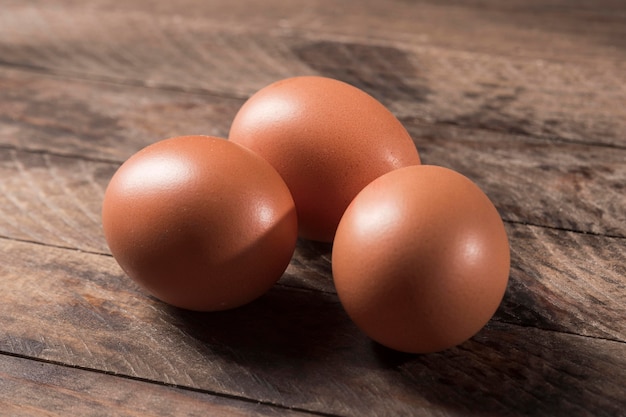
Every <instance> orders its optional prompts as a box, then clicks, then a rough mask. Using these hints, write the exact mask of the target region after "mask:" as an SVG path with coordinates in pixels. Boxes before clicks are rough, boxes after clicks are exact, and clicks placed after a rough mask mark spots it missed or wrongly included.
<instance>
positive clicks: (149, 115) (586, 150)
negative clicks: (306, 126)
mask: <svg viewBox="0 0 626 417" xmlns="http://www.w3.org/2000/svg"><path fill="white" fill-rule="evenodd" d="M0 87H2V88H0V100H1V101H0V146H1V145H4V146H5V147H10V148H16V149H27V150H32V151H38V152H39V151H41V152H44V153H42V154H40V155H27V154H25V153H21V152H18V153H15V152H12V151H10V150H6V149H5V150H2V149H0V154H3V155H2V156H1V159H2V166H1V167H0V169H2V170H3V173H2V174H3V178H7V179H6V180H3V181H2V182H0V187H2V188H3V190H4V195H0V198H4V199H10V200H12V201H9V202H7V206H6V207H15V206H16V205H17V206H18V207H19V204H20V201H21V204H22V206H23V207H26V206H28V205H31V204H35V206H33V207H39V209H37V211H33V210H32V209H30V210H26V211H23V210H18V212H16V213H15V214H16V216H20V217H21V218H22V220H20V221H19V223H18V221H17V220H16V219H12V218H11V216H10V214H11V213H8V214H9V215H8V216H7V217H6V218H5V219H4V220H0V224H1V223H2V222H5V223H15V224H14V225H13V226H12V227H13V228H16V227H22V229H24V228H25V227H28V226H27V225H28V223H29V222H28V221H26V222H24V220H27V219H24V217H28V216H33V213H35V212H36V213H38V214H36V215H35V217H36V219H35V221H41V222H44V221H45V219H46V218H47V217H48V216H49V215H50V214H52V215H53V216H57V215H58V213H51V210H50V209H51V207H47V206H46V204H47V200H48V197H47V196H48V195H49V194H53V195H56V197H53V198H57V199H64V198H66V197H67V198H68V199H67V201H60V202H59V204H62V205H64V206H65V207H68V209H70V206H71V204H72V202H74V203H76V204H79V203H82V202H84V201H87V203H86V204H88V205H89V206H90V208H89V209H87V213H86V214H85V213H82V214H81V213H79V215H80V216H82V215H87V216H88V217H90V218H91V219H92V220H93V219H96V218H99V210H100V208H99V204H100V202H101V198H102V190H103V188H104V187H105V186H106V183H107V182H108V179H110V176H111V175H112V173H113V168H112V167H107V166H106V165H101V164H97V163H96V165H94V164H93V163H92V162H90V161H83V162H81V161H78V160H76V161H72V160H70V159H63V158H57V157H55V156H51V155H47V154H46V152H50V153H54V154H65V155H68V156H78V157H79V158H86V159H98V160H111V161H112V163H113V164H119V163H121V162H122V161H124V160H125V159H126V158H128V157H129V156H130V155H131V154H132V153H134V152H136V151H137V150H139V149H140V148H141V147H143V146H146V145H148V144H149V143H152V142H154V141H157V140H160V139H164V138H166V137H170V136H176V135H183V134H212V135H217V136H222V137H223V136H227V133H228V127H229V125H230V122H231V121H232V118H233V117H234V115H235V113H236V111H237V109H238V108H239V106H240V105H241V104H242V101H241V100H236V99H229V98H219V97H211V96H202V95H195V94H187V93H181V92H171V91H154V90H150V89H145V88H141V87H125V86H117V85H109V84H103V83H92V82H82V81H70V80H62V79H55V78H50V77H47V76H42V75H35V74H24V73H22V72H20V71H8V70H4V71H2V70H0ZM70 87H71V88H70ZM129 95H133V96H134V95H137V96H140V97H141V100H129V99H128V97H129ZM96 97H97V99H96ZM405 124H406V126H407V128H408V129H409V132H410V133H411V134H412V136H413V137H414V140H415V142H416V144H417V146H418V149H419V150H420V153H421V155H422V159H423V160H424V162H425V163H429V164H435V165H444V166H448V167H451V168H454V169H456V170H459V171H460V172H462V173H464V174H466V175H467V176H469V177H470V178H471V179H473V180H474V181H476V182H477V183H478V184H479V185H480V186H481V187H482V188H483V189H484V190H485V192H486V193H487V194H488V195H489V196H490V197H491V198H492V200H493V201H494V203H495V204H496V206H497V207H498V208H499V209H500V211H501V214H502V215H503V217H504V218H505V219H507V220H510V221H514V222H522V223H531V224H537V225H545V226H548V227H558V228H565V229H571V230H577V231H583V232H591V233H599V234H606V235H611V236H622V237H623V236H626V209H625V207H626V193H625V192H624V186H625V184H626V149H616V148H612V147H610V146H591V147H587V146H585V145H584V144H577V143H562V142H558V141H556V142H555V141H546V140H542V139H537V138H532V137H531V138H529V137H527V136H523V135H513V134H507V133H498V132H492V131H485V130H476V129H463V128H458V127H455V126H449V125H431V124H425V123H417V122H415V121H411V120H407V121H406V123H405ZM31 164H32V165H33V167H32V168H33V169H32V170H31V169H30V168H29V165H31ZM66 165H67V166H66ZM116 166H117V165H116ZM96 177H97V178H96ZM50 179H53V181H50ZM68 182H70V183H71V184H72V186H69V185H68ZM92 182H95V183H96V184H92ZM74 184H75V185H76V188H75V187H74V186H73V185H74ZM81 184H83V186H86V187H87V189H85V188H84V187H82V188H81V190H79V189H78V188H80V187H79V186H80V185H81ZM94 185H97V187H95V188H94V189H91V188H90V187H92V186H94ZM89 189H91V191H89ZM13 192H15V194H13ZM80 192H84V193H85V196H84V197H81V198H79V199H78V200H77V199H76V198H75V197H74V196H72V194H75V193H80ZM64 193H65V194H67V195H66V196H64ZM18 196H20V197H19V198H18ZM24 200H26V201H24ZM25 205H26V206H25ZM52 208H54V207H52ZM11 211H12V212H13V209H11ZM39 211H41V214H39ZM75 211H79V212H80V211H85V209H83V208H81V207H76V210H75ZM66 217H67V216H66ZM69 217H72V216H71V215H70V216H69ZM68 220H69V222H73V220H72V219H68ZM57 221H58V220H57ZM60 221H61V222H64V221H65V220H64V219H60ZM91 223H94V222H91ZM18 224H19V225H21V226H18ZM85 224H86V223H83V224H81V225H80V226H79V227H72V228H73V229H75V230H74V232H72V233H74V236H75V238H74V241H75V242H76V243H75V245H79V246H76V247H80V248H82V249H87V250H98V251H103V250H104V248H103V246H102V243H101V242H94V241H93V239H91V240H90V239H89V238H90V236H89V234H90V233H92V232H88V231H89V230H93V228H94V227H95V226H96V225H95V224H91V226H90V227H88V228H86V229H84V230H83V227H84V225H85ZM9 226H10V225H9ZM69 226H72V225H71V224H70V225H69ZM5 227H8V226H5ZM59 227H61V229H59V230H56V231H51V235H52V236H53V237H55V239H57V240H58V239H62V238H67V236H65V234H63V233H62V232H63V229H64V228H66V227H67V226H62V225H61V226H59ZM57 229H58V227H57ZM57 232H61V233H62V234H61V236H57ZM7 233H9V232H4V231H2V230H1V228H0V234H6V235H7V236H9V235H11V234H10V233H9V234H7ZM33 233H35V234H36V233H37V232H36V231H33ZM84 234H87V238H88V239H84V237H83V236H82V235H84ZM11 236H14V237H19V238H25V239H29V237H27V236H23V235H11ZM33 239H34V240H37V239H36V238H34V236H33ZM42 241H43V242H49V243H54V244H60V245H67V244H68V242H65V243H62V242H58V241H54V242H52V241H49V240H42Z"/></svg>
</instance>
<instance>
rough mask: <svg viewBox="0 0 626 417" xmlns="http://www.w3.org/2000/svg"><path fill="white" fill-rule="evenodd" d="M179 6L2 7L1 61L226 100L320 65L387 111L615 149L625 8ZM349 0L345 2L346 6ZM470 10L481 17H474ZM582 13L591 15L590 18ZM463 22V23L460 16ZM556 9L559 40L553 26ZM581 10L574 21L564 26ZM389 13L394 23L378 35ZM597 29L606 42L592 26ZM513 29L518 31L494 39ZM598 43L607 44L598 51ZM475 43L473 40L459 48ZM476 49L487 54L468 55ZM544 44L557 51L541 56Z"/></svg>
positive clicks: (621, 116)
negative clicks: (515, 34) (518, 52)
mask: <svg viewBox="0 0 626 417" xmlns="http://www.w3.org/2000/svg"><path fill="white" fill-rule="evenodd" d="M20 4H21V3H20ZM193 4H194V6H196V7H200V9H194V10H195V12H194V16H188V15H187V14H186V13H185V12H181V10H182V9H184V7H179V6H178V5H177V6H176V12H175V13H174V10H173V9H172V6H167V5H166V4H163V2H161V4H160V6H159V7H156V8H155V10H161V12H152V13H146V12H145V10H144V11H141V9H142V8H145V4H143V3H141V2H140V3H135V4H134V5H132V6H130V7H131V9H132V10H130V11H128V10H121V11H120V10H117V9H114V8H112V7H110V6H109V5H107V3H106V2H104V3H100V4H99V5H96V6H94V7H93V8H84V7H77V6H76V5H73V4H72V2H65V5H63V4H62V5H58V4H57V5H55V6H54V7H49V6H43V5H40V6H39V7H37V8H35V7H33V6H32V5H30V4H28V5H20V6H16V5H12V6H11V11H12V13H10V14H9V13H7V14H5V15H4V16H5V18H4V19H3V21H2V24H0V40H1V41H0V56H2V57H3V58H2V61H3V62H4V64H5V65H15V66H18V67H22V68H31V69H33V70H38V71H44V72H52V73H57V74H64V75H67V76H71V77H79V78H89V79H105V80H110V81H115V82H119V83H123V84H127V85H147V86H157V87H160V88H166V89H180V90H185V91H196V92H204V93H208V94H217V95H229V96H235V97H240V98H244V97H247V96H249V95H250V94H252V93H253V92H255V91H256V90H258V89H259V88H261V87H263V86H265V85H267V84H269V83H270V82H273V81H276V80H278V79H281V78H284V77H288V76H293V75H301V74H321V75H326V76H331V77H335V78H339V79H342V80H345V81H348V82H350V83H352V84H355V85H357V86H359V87H361V88H363V89H365V90H366V91H368V92H370V93H371V94H373V95H374V96H375V97H377V98H379V99H380V100H382V101H383V102H384V103H385V104H387V105H388V106H389V107H390V108H391V109H392V110H393V111H394V112H395V113H396V114H397V115H398V116H399V117H401V118H406V117H409V118H417V119H419V120H421V121H426V122H429V123H447V124H455V125H461V126H468V127H480V128H488V129H495V130H501V131H508V132H511V131H512V132H518V133H524V134H531V135H535V136H539V137H545V138H560V139H564V140H568V141H578V142H585V143H602V144H608V145H611V146H617V147H621V148H624V146H626V145H625V142H624V137H625V136H624V132H626V110H624V106H623V105H622V104H623V102H624V99H625V97H626V90H625V88H626V87H625V86H626V78H625V75H624V74H626V66H625V65H624V62H626V59H625V57H626V56H625V53H624V48H623V46H624V42H623V39H624V38H626V36H622V37H620V33H622V32H623V31H624V29H623V28H624V27H626V25H624V21H625V20H626V18H624V17H623V14H620V13H611V11H609V10H608V9H607V10H606V11H604V12H602V11H595V12H593V11H592V10H590V9H588V8H587V9H585V8H583V10H582V11H581V10H578V11H577V10H576V7H573V8H572V7H569V8H566V9H565V11H564V12H562V13H561V12H560V13H553V12H544V13H543V14H541V13H540V14H539V16H540V17H541V16H543V22H542V20H541V19H538V18H537V14H538V13H537V12H535V13H533V11H532V9H529V8H526V10H525V11H524V12H522V13H521V14H520V16H521V17H520V18H516V19H521V21H518V22H517V25H512V24H511V22H509V21H507V22H506V24H503V23H497V20H498V18H502V17H504V16H509V17H510V16H511V11H502V8H501V7H500V8H499V7H496V6H494V5H493V3H492V4H491V7H492V9H494V8H495V10H492V12H493V13H495V14H493V15H492V16H490V17H491V19H489V18H487V16H488V15H489V13H487V14H485V8H484V7H483V8H476V10H472V9H471V8H468V7H457V6H454V5H448V6H433V5H432V4H422V6H421V7H426V8H427V10H428V11H429V12H430V14H427V16H429V17H432V16H434V15H438V16H439V18H438V20H439V22H438V23H437V26H436V27H437V28H438V29H437V30H435V29H434V26H433V25H432V24H429V25H427V27H422V28H420V26H419V24H416V23H414V21H413V20H410V18H417V19H418V20H419V21H420V22H424V20H425V18H424V17H420V16H422V15H421V14H420V8H419V7H412V6H410V5H407V4H402V2H397V9H396V10H395V11H393V12H390V11H387V12H385V11H384V10H381V8H380V7H376V6H375V5H373V4H371V3H370V4H369V8H367V9H363V10H366V12H359V13H357V15H355V16H353V15H351V14H350V13H345V14H342V13H329V12H328V11H326V12H323V10H324V9H325V8H328V9H329V10H334V8H335V7H336V6H334V5H333V6H332V7H330V5H329V4H327V3H325V2H319V3H316V5H315V7H314V8H313V9H301V8H298V9H297V10H294V8H293V7H288V8H286V9H284V8H283V9H279V11H274V12H273V13H272V12H270V14H269V16H270V17H267V18H263V17H262V16H264V15H265V13H258V14H254V13H253V12H252V11H253V10H255V7H254V6H253V5H252V4H246V5H245V6H243V5H236V6H232V5H230V6H229V5H226V6H224V5H221V4H220V7H219V8H215V7H213V6H210V5H209V6H201V3H199V2H195V3H193ZM259 6H260V7H262V8H263V11H266V10H272V9H271V7H268V6H267V5H265V4H263V5H262V6H261V5H257V6H256V7H259ZM354 7H356V4H355V3H352V4H351V5H348V6H346V9H347V10H346V11H353V10H352V9H353V8H354ZM518 8H521V9H524V7H521V6H520V5H518ZM192 9H193V8H192ZM387 9H389V10H392V9H390V8H388V7H387V6H385V10H387ZM498 9H499V11H498ZM487 10H491V9H489V8H487ZM479 11H480V16H483V17H478V12H479ZM170 12H171V13H170ZM229 12H232V13H233V14H232V16H230V17H229V15H228V13H229ZM251 12H252V13H251ZM403 12H405V13H406V14H403ZM155 13H156V14H155ZM307 13H309V16H315V17H316V18H317V19H318V20H314V21H313V22H309V24H304V26H303V27H302V29H298V30H292V29H290V28H291V27H292V26H293V25H296V24H297V25H298V26H297V27H301V26H300V25H301V24H302V23H303V22H306V21H307ZM315 13H317V14H315ZM594 15H595V16H597V18H598V19H602V23H599V22H595V21H594V19H590V16H591V17H594ZM198 16H201V17H200V18H199V17H198ZM244 16H257V17H256V18H255V17H248V18H244ZM340 16H344V17H343V18H341V17H340ZM403 16H404V17H403ZM515 16H517V14H515ZM564 16H565V18H564ZM469 18H473V19H472V20H471V22H473V23H472V25H463V24H461V23H460V22H462V21H464V19H469ZM568 18H571V19H572V20H571V21H570V23H568V25H571V26H569V27H568V29H566V30H565V31H566V35H567V36H555V31H557V34H558V29H557V28H559V26H560V25H562V22H563V21H568ZM234 19H239V20H238V21H239V23H238V24H237V25H235V24H233V23H229V22H233V20H234ZM476 19H479V20H478V21H479V22H480V23H481V24H486V25H487V29H486V33H483V32H482V31H480V30H478V28H477V27H476V26H475V25H477V24H478V22H477V20H476ZM530 19H533V22H534V24H530V23H532V22H531V21H530ZM584 19H586V20H587V22H586V26H585V27H586V28H588V31H586V32H580V31H577V30H574V29H575V28H576V25H578V24H581V20H584ZM353 20H354V21H353ZM392 21H393V26H394V27H396V26H397V25H399V24H402V26H403V27H404V29H402V30H401V31H400V33H397V32H396V31H394V30H391V32H389V31H390V29H389V28H390V27H391V26H392V24H391V23H390V22H392ZM289 22H291V23H289ZM357 22H358V24H357ZM374 22H378V23H377V24H378V27H376V23H374ZM489 22H491V26H489V25H488V23H489ZM525 23H527V24H529V25H528V27H526V26H525ZM277 25H278V29H276V27H277ZM281 25H283V26H285V25H286V26H287V27H286V28H285V27H283V28H282V29H281ZM537 25H539V27H537ZM607 25H608V26H609V28H610V29H609V30H607V32H608V34H609V36H611V38H610V39H609V40H608V41H607V40H606V39H604V38H603V36H605V35H604V34H603V31H604V30H605V29H602V28H603V27H606V26H607ZM357 27H359V28H360V30H359V31H357V30H356V28H357ZM410 27H413V28H414V29H409V28H410ZM270 28H274V29H273V30H272V29H270ZM330 28H333V29H332V30H331V29H330ZM415 28H417V29H415ZM459 28H460V29H459ZM513 29H515V30H513ZM340 30H343V31H345V33H341V32H340ZM429 30H433V31H434V32H433V34H431V33H430V32H429ZM516 30H517V31H519V33H520V34H519V37H513V38H512V39H511V38H508V39H507V37H506V36H507V35H511V33H512V32H515V31H516ZM405 31H408V32H405ZM402 33H406V36H404V37H403V36H401V34H402ZM446 33H453V34H455V35H454V36H456V40H455V41H450V40H445V39H449V37H448V36H447V35H444V34H446ZM385 34H387V35H385ZM420 34H422V35H423V36H426V37H427V38H429V37H430V36H434V37H435V38H437V39H439V38H440V37H443V39H444V41H442V42H440V43H441V44H443V45H447V44H449V43H450V42H451V43H452V45H454V46H453V47H448V46H439V45H440V43H438V42H420V41H419V39H420ZM536 34H538V35H536ZM392 35H393V36H392ZM579 36H582V37H583V38H582V39H577V37H579ZM389 37H391V38H392V39H389ZM613 37H614V38H613ZM503 38H504V40H503ZM416 39H417V40H416ZM461 41H462V42H461ZM562 42H564V43H569V44H570V45H569V47H568V48H566V49H567V50H570V51H573V50H574V49H575V50H576V51H578V52H577V55H576V56H577V57H578V59H575V60H569V59H568V58H569V57H570V55H568V54H567V53H564V51H563V49H562V48H565V45H561V43H562ZM603 42H604V43H608V46H606V47H604V48H602V47H601V46H602V45H604V44H603ZM475 44H477V45H483V47H482V48H481V47H478V49H477V50H475V51H472V48H471V47H470V48H468V47H467V46H468V45H475ZM494 44H500V48H496V47H494ZM461 45H463V48H462V50H459V49H458V48H459V47H461ZM533 48H539V50H540V51H543V52H541V53H538V54H532V56H531V57H528V56H516V54H515V53H513V54H512V56H511V53H510V51H512V50H523V51H529V50H533ZM542 48H544V49H546V48H547V50H544V49H542ZM560 48H561V49H560ZM484 49H488V50H489V51H492V53H489V54H487V53H484V52H480V51H481V50H484ZM494 51H496V53H493V52H494ZM497 51H508V52H509V53H504V52H502V53H501V52H497ZM556 51H558V52H559V54H558V57H559V58H560V59H554V57H555V52H556ZM572 53H573V52H572Z"/></svg>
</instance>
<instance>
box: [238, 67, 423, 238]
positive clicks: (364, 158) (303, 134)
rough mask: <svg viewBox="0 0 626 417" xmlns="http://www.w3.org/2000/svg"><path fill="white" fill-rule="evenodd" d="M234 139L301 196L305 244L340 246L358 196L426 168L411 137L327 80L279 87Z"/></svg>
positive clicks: (241, 120) (261, 99) (358, 94)
mask: <svg viewBox="0 0 626 417" xmlns="http://www.w3.org/2000/svg"><path fill="white" fill-rule="evenodd" d="M229 139H230V140H231V141H233V142H236V143H239V144H241V145H244V146H246V147H248V148H250V149H252V150H254V151H255V152H257V153H258V154H259V155H261V156H262V157H264V158H265V159H267V160H268V161H269V162H270V163H271V164H272V165H273V166H274V168H276V170H277V171H278V172H279V173H280V174H281V176H282V177H283V179H284V180H285V182H286V183H287V186H288V187H289V189H290V190H291V193H292V195H293V198H294V201H295V204H296V209H297V212H298V219H299V234H300V236H301V237H303V238H306V239H312V240H319V241H332V239H333V237H334V235H335V231H336V228H337V224H338V223H339V220H340V218H341V215H342V214H343V212H344V211H345V209H346V207H348V204H349V203H350V201H352V199H353V198H354V197H355V196H356V194H357V193H358V192H359V191H360V190H361V189H362V188H363V187H365V186H366V185H367V184H368V183H370V182H371V181H372V180H374V179H375V178H377V177H379V176H380V175H382V174H384V173H387V172H389V171H391V170H394V169H397V168H400V167H403V166H408V165H415V164H419V163H420V158H419V155H418V152H417V149H416V147H415V145H414V143H413V141H412V139H411V137H410V136H409V134H408V133H407V131H406V129H405V128H404V127H403V126H402V124H401V123H400V122H399V121H398V119H396V117H395V116H394V115H393V114H392V113H391V112H390V111H389V110H387V109H386V108H385V107H384V106H383V105H382V104H381V103H380V102H378V101H377V100H376V99H374V98H373V97H372V96H370V95H368V94H367V93H365V92H364V91H362V90H360V89H358V88H356V87H354V86H351V85H349V84H346V83H344V82H341V81H337V80H334V79H330V78H325V77H316V76H303V77H295V78H288V79H285V80H281V81H278V82H276V83H274V84H271V85H269V86H267V87H265V88H263V89H261V90H260V91H258V92H257V93H256V94H254V95H253V96H252V97H250V99H249V100H248V101H247V102H246V103H244V105H243V106H242V107H241V109H240V111H239V112H238V113H237V115H236V116H235V118H234V120H233V123H232V126H231V129H230V133H229Z"/></svg>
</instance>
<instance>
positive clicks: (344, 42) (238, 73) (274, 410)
mask: <svg viewBox="0 0 626 417" xmlns="http://www.w3.org/2000/svg"><path fill="white" fill-rule="evenodd" d="M0 10H1V11H2V12H0V285H1V287H2V288H1V291H0V323H2V325H1V326H0V407H1V408H2V410H3V412H4V413H7V414H11V415H68V414H72V415H102V414H104V413H106V414H121V415H145V414H150V413H152V414H153V415H181V414H182V415H186V414H188V415H259V414H260V415H283V414H288V415H307V414H314V415H316V414H318V415H319V414H321V415H342V416H343V415H347V416H352V415H354V416H361V415H374V416H376V415H381V416H387V415H420V416H421V415H423V416H457V415H458V416H467V415H538V416H539V415H554V416H611V417H613V416H619V415H626V414H625V412H624V410H626V392H625V391H624V388H623V387H624V386H626V371H625V369H626V321H625V320H624V318H626V280H625V279H626V278H625V277H626V269H625V268H626V217H625V216H626V192H625V190H624V184H626V107H625V106H624V103H625V102H626V4H625V3H624V2H623V1H622V0H530V1H527V0H511V1H507V2H501V1H499V0H464V1H460V0H441V1H433V0H420V1H411V2H406V1H403V0H390V1H388V2H380V1H377V0H363V1H356V0H346V1H342V2H340V3H338V2H333V1H331V0H314V1H311V2H307V5H306V6H303V5H302V4H300V3H297V2H286V1H284V0H268V1H264V2H258V1H256V0H241V1H225V0H217V1H211V2H204V1H200V0H179V1H177V2H171V1H166V0H157V1H152V0H150V1H148V0H132V1H126V2H121V3H120V2H117V1H111V0H94V1H91V2H89V4H86V3H85V2H80V1H76V0H60V1H56V2H48V1H45V0H33V1H29V2H23V1H20V0H0ZM300 74H321V75H326V76H330V77H335V78H339V79H343V80H345V81H348V82H350V83H352V84H354V85H357V86H358V87H361V88H363V89H365V90H366V91H368V92H370V93H371V94H372V95H374V96H375V97H377V98H378V99H380V100H381V101H382V102H383V103H384V104H385V105H387V106H388V107H389V108H390V109H391V110H392V111H393V112H394V113H395V114H396V115H398V116H399V117H400V119H401V120H402V121H403V122H404V123H405V125H406V126H407V128H408V129H409V131H410V133H411V134H412V136H413V137H414V140H415V142H416V144H417V145H418V147H419V149H420V152H421V155H422V158H423V160H424V162H426V163H431V164H438V165H444V166H449V167H451V168H454V169H457V170H459V171H460V172H462V173H464V174H466V175H467V176H469V177H470V178H472V179H473V180H475V181H476V182H477V183H478V184H479V185H480V186H481V187H482V188H483V189H484V190H485V191H486V193H487V194H488V195H489V196H490V197H491V198H492V200H493V201H494V203H495V204H496V206H497V207H498V209H499V210H500V213H501V214H502V216H503V218H504V219H505V221H506V222H507V223H506V227H507V231H508V234H509V236H510V239H511V250H512V269H511V280H510V284H509V287H508V290H507V293H506V295H505V298H504V300H503V303H502V305H501V306H500V309H499V310H498V311H497V313H496V315H495V317H494V318H493V320H492V321H491V322H490V323H489V324H488V326H487V327H486V328H485V329H483V331H481V332H480V333H479V334H478V335H477V336H476V337H474V338H472V339H471V340H470V341H468V342H466V343H464V344H463V345H461V346H459V347H457V348H454V349H450V350H448V351H445V352H441V353H437V354H432V355H421V356H419V355H404V354H399V353H396V352H391V351H389V350H387V349H384V348H382V347H380V346H379V345H376V344H374V343H372V342H371V341H370V340H369V339H367V338H366V337H365V336H364V335H363V334H362V333H360V332H359V331H358V330H357V329H356V327H355V326H354V325H353V324H352V323H351V322H350V320H349V319H348V317H347V316H346V315H345V313H344V312H343V310H342V308H341V306H340V304H339V301H338V299H337V296H336V294H335V291H334V288H333V284H332V278H331V268H330V262H331V259H330V257H331V247H330V245H326V244H318V243H314V242H306V241H300V242H299V243H298V247H297V250H296V254H295V255H294V258H293V260H292V262H291V264H290V265H289V267H288V269H287V271H286V273H285V275H284V277H283V278H282V279H281V281H280V282H279V284H278V285H277V286H276V287H275V288H274V289H272V290H271V291H270V292H269V293H268V294H266V295H265V296H264V297H262V298H261V299H259V300H257V301H256V302H254V303H252V304H250V305H248V306H245V307H243V308H240V309H237V310H233V311H229V312H222V313H216V314H197V313H191V312H187V311H181V310H177V309H173V308H171V307H168V306H166V305H164V304H162V303H160V302H158V301H157V300H155V299H154V298H152V297H149V296H147V295H146V294H145V292H143V291H142V290H141V289H139V288H138V287H137V286H136V285H135V284H134V283H132V282H131V281H130V280H129V279H128V278H127V277H125V275H124V274H123V273H122V272H121V270H120V269H119V267H118V266H117V265H116V263H115V261H114V260H113V258H112V257H111V256H110V255H109V254H108V249H107V247H106V244H105V242H104V239H103V238H102V233H101V230H100V219H99V217H100V205H101V200H102V196H103V191H104V187H105V186H106V184H107V182H108V180H109V178H110V176H111V175H112V174H113V172H114V170H115V168H116V167H117V166H118V165H119V163H121V162H122V161H123V160H125V159H126V158H127V157H128V156H130V155H131V154H132V153H134V152H135V151H137V150H138V149H139V148H141V147H143V146H145V145H147V144H149V143H152V142H154V141H156V140H160V139H164V138H166V137H170V136H175V135H181V134H212V135H217V136H226V135H227V133H228V128H229V124H230V121H231V120H232V117H233V116H234V114H235V112H236V111H237V109H238V107H239V106H240V105H241V104H242V103H243V101H244V100H245V98H246V97H248V96H249V95H250V94H252V93H253V92H254V91H256V90H257V89H258V88H260V87H263V86H264V85H266V84H268V83H270V82H272V81H275V80H276V79H279V78H284V77H288V76H292V75H300Z"/></svg>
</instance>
